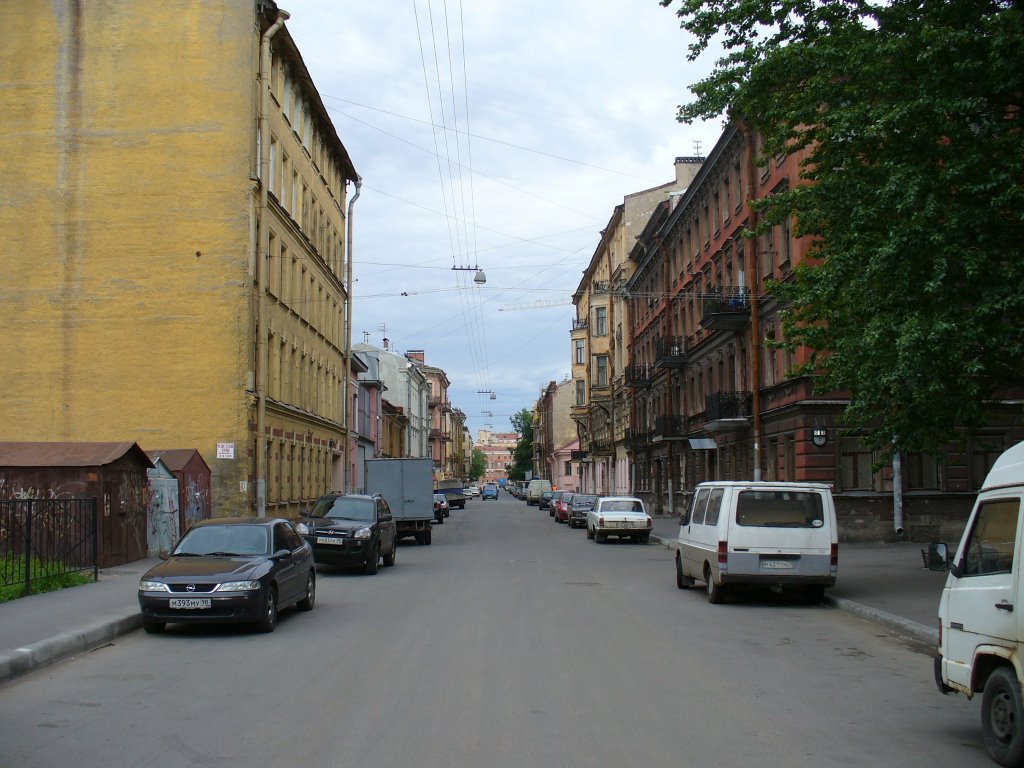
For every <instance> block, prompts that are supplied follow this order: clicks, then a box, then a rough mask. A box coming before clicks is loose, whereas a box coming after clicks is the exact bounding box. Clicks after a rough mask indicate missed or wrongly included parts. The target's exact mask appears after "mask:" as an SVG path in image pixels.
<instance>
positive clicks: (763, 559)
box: [721, 552, 837, 587]
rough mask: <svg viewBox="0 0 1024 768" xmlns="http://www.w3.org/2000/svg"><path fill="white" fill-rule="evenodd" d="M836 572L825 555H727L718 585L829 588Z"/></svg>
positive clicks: (828, 557)
mask: <svg viewBox="0 0 1024 768" xmlns="http://www.w3.org/2000/svg"><path fill="white" fill-rule="evenodd" d="M836 570H837V569H836V567H835V566H833V565H832V563H831V560H830V555H829V554H828V553H822V554H807V553H804V554H799V555H798V554H791V553H790V554H783V553H780V554H778V555H766V554H759V553H757V552H749V553H740V552H730V553H729V562H728V567H727V568H726V569H725V573H722V574H721V583H722V584H769V585H779V586H786V585H788V584H792V585H793V586H825V587H831V586H833V585H834V584H835V583H836Z"/></svg>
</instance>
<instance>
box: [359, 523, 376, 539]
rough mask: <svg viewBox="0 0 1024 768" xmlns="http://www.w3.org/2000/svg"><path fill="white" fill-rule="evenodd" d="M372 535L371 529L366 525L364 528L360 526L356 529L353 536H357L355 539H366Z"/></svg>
mask: <svg viewBox="0 0 1024 768" xmlns="http://www.w3.org/2000/svg"><path fill="white" fill-rule="evenodd" d="M372 535H373V529H372V528H370V527H369V526H367V527H366V528H360V529H359V530H358V531H356V533H355V537H354V538H357V539H368V538H370V537H371V536H372Z"/></svg>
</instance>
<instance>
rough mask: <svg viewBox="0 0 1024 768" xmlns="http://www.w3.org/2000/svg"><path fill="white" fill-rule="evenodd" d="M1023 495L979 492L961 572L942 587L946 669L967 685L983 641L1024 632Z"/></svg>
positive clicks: (1002, 639) (1012, 637)
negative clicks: (1023, 589) (1023, 584)
mask: <svg viewBox="0 0 1024 768" xmlns="http://www.w3.org/2000/svg"><path fill="white" fill-rule="evenodd" d="M1021 495H1022V494H1021V492H1020V491H1013V492H1009V493H1007V492H998V491H994V492H991V493H988V494H983V495H982V496H980V497H979V498H978V503H977V505H976V507H975V511H974V514H973V515H972V516H971V521H970V532H969V533H968V535H966V536H964V539H963V542H962V543H961V545H960V551H959V552H958V553H957V556H956V565H957V569H956V571H957V573H956V575H954V574H950V576H949V579H948V582H947V587H946V589H945V591H944V593H943V601H944V603H945V604H944V605H943V609H942V611H941V614H942V615H943V616H944V617H945V621H946V626H943V628H942V631H943V632H945V633H946V637H945V641H946V653H945V654H944V656H943V659H942V665H943V672H944V673H945V676H946V678H947V679H948V680H949V681H950V682H952V683H956V684H958V685H960V686H963V687H964V688H965V689H966V688H967V687H968V686H969V684H970V679H969V678H970V671H971V664H972V661H973V659H974V653H975V650H976V649H977V648H978V646H981V645H985V644H987V643H991V642H997V643H998V644H999V645H1006V644H1007V643H1008V642H1009V643H1016V642H1017V640H1018V639H1019V638H1020V637H1021V622H1022V621H1024V619H1022V617H1021V613H1022V612H1024V605H1018V604H1017V603H1018V599H1019V597H1020V595H1019V594H1018V593H1019V591H1020V590H1019V581H1020V576H1021V561H1020V558H1021V556H1020V549H1021V546H1020V536H1021V524H1020V513H1021Z"/></svg>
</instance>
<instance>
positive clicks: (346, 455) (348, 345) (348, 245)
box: [341, 174, 363, 493]
mask: <svg viewBox="0 0 1024 768" xmlns="http://www.w3.org/2000/svg"><path fill="white" fill-rule="evenodd" d="M362 188H363V178H362V177H361V176H360V175H359V174H356V193H355V194H354V195H352V197H351V199H349V201H348V220H347V221H346V222H345V224H346V230H347V234H346V238H345V240H346V242H345V256H346V259H345V369H344V374H343V377H342V380H341V423H342V431H343V432H344V435H345V436H344V441H343V442H342V466H341V490H342V491H343V492H344V493H348V492H349V487H348V486H349V482H350V480H351V478H349V476H348V475H349V472H348V470H349V461H350V453H351V446H350V445H349V443H350V442H351V439H350V436H349V407H348V405H349V403H348V383H349V382H348V380H349V378H350V377H351V375H352V212H353V208H354V207H355V204H356V200H358V199H359V192H360V190H361V189H362Z"/></svg>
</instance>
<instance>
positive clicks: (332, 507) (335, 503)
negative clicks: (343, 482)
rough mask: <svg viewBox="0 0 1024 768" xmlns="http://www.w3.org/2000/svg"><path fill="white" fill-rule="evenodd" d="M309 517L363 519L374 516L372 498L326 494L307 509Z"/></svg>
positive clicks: (369, 518)
mask: <svg viewBox="0 0 1024 768" xmlns="http://www.w3.org/2000/svg"><path fill="white" fill-rule="evenodd" d="M309 516H310V517H327V518H331V519H337V520H365V521H372V520H373V518H374V501H373V499H354V498H352V497H350V496H333V497H331V496H328V497H326V498H323V499H320V500H319V501H317V503H316V504H314V505H313V509H311V510H310V511H309Z"/></svg>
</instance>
